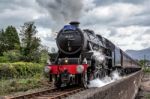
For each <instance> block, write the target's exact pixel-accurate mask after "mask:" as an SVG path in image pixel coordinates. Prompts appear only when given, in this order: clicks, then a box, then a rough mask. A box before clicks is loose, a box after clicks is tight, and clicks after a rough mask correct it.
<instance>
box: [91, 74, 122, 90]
mask: <svg viewBox="0 0 150 99" xmlns="http://www.w3.org/2000/svg"><path fill="white" fill-rule="evenodd" d="M121 78H122V77H121V76H120V74H119V73H118V71H114V72H112V75H111V76H110V77H108V76H106V77H104V78H103V79H99V78H96V79H94V80H91V81H90V84H89V85H88V87H89V88H91V87H102V86H105V85H107V84H110V83H112V82H114V81H117V80H119V79H121Z"/></svg>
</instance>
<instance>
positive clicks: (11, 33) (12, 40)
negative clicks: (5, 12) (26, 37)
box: [4, 26, 20, 50]
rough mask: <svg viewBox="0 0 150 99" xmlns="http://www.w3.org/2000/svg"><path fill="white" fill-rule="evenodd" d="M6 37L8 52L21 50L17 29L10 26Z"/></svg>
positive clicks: (6, 31)
mask: <svg viewBox="0 0 150 99" xmlns="http://www.w3.org/2000/svg"><path fill="white" fill-rule="evenodd" d="M4 35H5V39H6V42H5V43H6V44H7V45H8V46H7V50H14V49H19V48H20V41H19V36H18V32H17V30H16V28H15V27H13V26H8V27H7V28H6V30H5V33H4Z"/></svg>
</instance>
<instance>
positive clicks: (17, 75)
mask: <svg viewBox="0 0 150 99" xmlns="http://www.w3.org/2000/svg"><path fill="white" fill-rule="evenodd" d="M46 82H47V79H46V78H45V77H44V74H43V64H37V63H27V62H16V63H0V95H6V94H10V93H13V92H18V91H27V90H29V89H33V88H39V87H42V86H43V85H44V84H45V83H46Z"/></svg>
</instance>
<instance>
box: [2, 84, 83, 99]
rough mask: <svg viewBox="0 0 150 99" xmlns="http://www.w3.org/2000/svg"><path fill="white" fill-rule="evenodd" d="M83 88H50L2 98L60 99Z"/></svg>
mask: <svg viewBox="0 0 150 99" xmlns="http://www.w3.org/2000/svg"><path fill="white" fill-rule="evenodd" d="M83 90H85V89H84V88H79V87H74V88H66V89H55V88H52V89H48V90H44V91H39V92H34V93H30V94H26V95H20V96H12V97H4V99H61V98H65V97H67V96H70V95H72V94H75V93H78V92H80V91H83Z"/></svg>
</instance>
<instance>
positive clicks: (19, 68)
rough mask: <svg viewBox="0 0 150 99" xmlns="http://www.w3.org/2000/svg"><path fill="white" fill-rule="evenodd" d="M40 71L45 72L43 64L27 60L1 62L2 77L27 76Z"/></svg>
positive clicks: (0, 75)
mask: <svg viewBox="0 0 150 99" xmlns="http://www.w3.org/2000/svg"><path fill="white" fill-rule="evenodd" d="M38 73H40V74H41V73H43V65H42V64H37V63H27V62H16V63H0V79H9V78H27V77H32V76H34V75H36V74H38Z"/></svg>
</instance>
